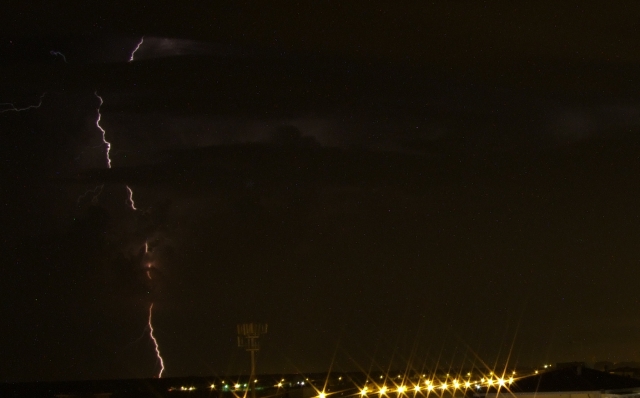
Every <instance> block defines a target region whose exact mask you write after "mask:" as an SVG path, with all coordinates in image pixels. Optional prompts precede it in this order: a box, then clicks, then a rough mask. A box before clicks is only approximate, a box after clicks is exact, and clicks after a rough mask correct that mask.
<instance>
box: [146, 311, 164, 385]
mask: <svg viewBox="0 0 640 398" xmlns="http://www.w3.org/2000/svg"><path fill="white" fill-rule="evenodd" d="M152 315H153V303H151V305H150V306H149V336H150V337H151V340H153V344H154V345H155V348H156V356H157V357H158V360H159V361H160V372H158V379H160V378H162V372H164V361H163V360H162V355H160V347H159V346H158V341H157V340H156V338H155V336H154V335H153V325H152V323H151V317H152Z"/></svg>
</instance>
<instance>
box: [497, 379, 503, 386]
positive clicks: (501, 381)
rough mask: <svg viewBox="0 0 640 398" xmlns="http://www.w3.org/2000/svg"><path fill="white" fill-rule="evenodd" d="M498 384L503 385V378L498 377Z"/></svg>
mask: <svg viewBox="0 0 640 398" xmlns="http://www.w3.org/2000/svg"><path fill="white" fill-rule="evenodd" d="M498 384H500V385H501V386H504V379H503V378H502V377H501V378H499V379H498Z"/></svg>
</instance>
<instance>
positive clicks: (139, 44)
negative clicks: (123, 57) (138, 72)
mask: <svg viewBox="0 0 640 398" xmlns="http://www.w3.org/2000/svg"><path fill="white" fill-rule="evenodd" d="M142 43H144V36H142V38H141V39H140V42H139V43H138V45H137V46H136V48H134V49H133V52H132V53H131V57H129V62H133V56H134V55H135V54H136V51H138V49H139V48H140V46H141V45H142Z"/></svg>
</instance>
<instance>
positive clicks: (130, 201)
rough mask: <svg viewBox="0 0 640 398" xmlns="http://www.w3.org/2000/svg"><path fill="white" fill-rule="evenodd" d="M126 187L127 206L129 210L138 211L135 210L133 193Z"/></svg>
mask: <svg viewBox="0 0 640 398" xmlns="http://www.w3.org/2000/svg"><path fill="white" fill-rule="evenodd" d="M126 187H127V191H129V199H127V204H128V205H129V206H131V210H138V209H137V208H136V203H135V202H134V201H133V191H132V190H131V188H129V186H128V185H127V186H126ZM145 245H146V243H145Z"/></svg>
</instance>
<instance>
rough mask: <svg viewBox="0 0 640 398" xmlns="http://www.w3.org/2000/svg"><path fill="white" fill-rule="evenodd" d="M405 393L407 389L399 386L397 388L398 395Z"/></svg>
mask: <svg viewBox="0 0 640 398" xmlns="http://www.w3.org/2000/svg"><path fill="white" fill-rule="evenodd" d="M405 391H407V387H405V386H400V387H398V392H399V393H400V394H402V393H403V392H405Z"/></svg>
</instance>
